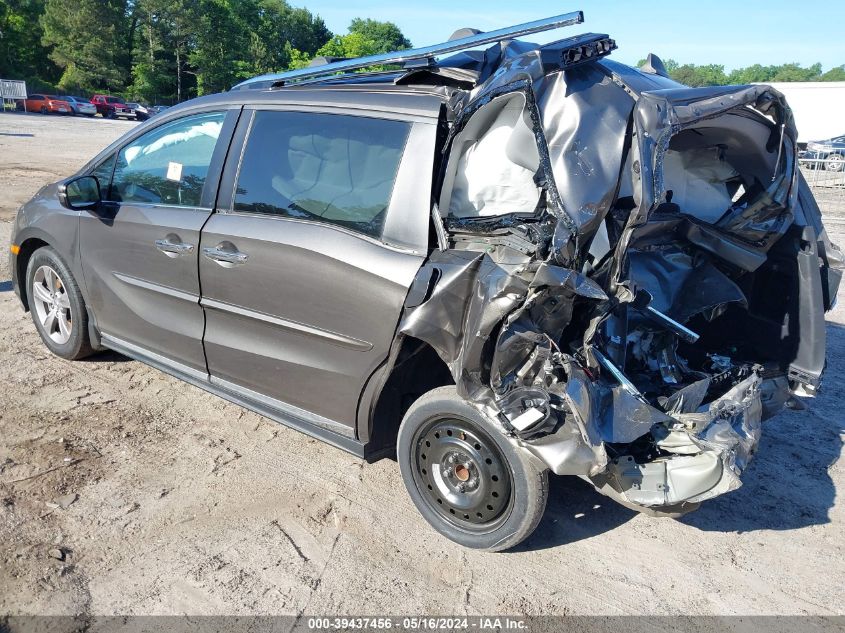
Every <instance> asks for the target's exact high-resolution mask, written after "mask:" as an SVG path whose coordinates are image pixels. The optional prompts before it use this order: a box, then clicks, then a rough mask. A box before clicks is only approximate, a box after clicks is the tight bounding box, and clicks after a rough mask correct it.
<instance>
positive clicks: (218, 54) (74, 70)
mask: <svg viewBox="0 0 845 633" xmlns="http://www.w3.org/2000/svg"><path fill="white" fill-rule="evenodd" d="M410 46H411V42H410V41H408V39H407V38H406V37H405V36H404V35H403V34H402V32H401V30H400V29H399V28H398V27H397V26H396V25H395V24H392V23H390V22H380V21H377V20H371V19H363V18H356V19H354V20H353V21H352V23H351V24H350V27H349V32H348V33H347V34H345V35H336V34H334V33H332V32H331V31H330V30H329V29H328V28H327V27H326V24H325V22H323V20H322V18H320V17H319V16H316V15H314V14H312V13H311V12H310V11H308V10H307V9H304V8H298V7H293V6H291V5H290V4H288V3H287V2H286V0H72V1H70V2H69V1H68V0H0V77H4V78H9V79H25V80H27V83H28V88H29V90H30V91H31V92H35V91H45V92H65V93H83V94H90V93H93V92H108V93H117V94H122V95H125V96H127V97H130V98H132V99H134V100H139V101H145V102H149V103H176V102H179V101H184V100H185V99H189V98H191V97H194V96H199V95H204V94H210V93H214V92H220V91H221V90H225V89H227V88H229V87H231V86H232V85H233V84H235V83H237V82H239V81H241V80H243V79H247V78H249V77H253V76H255V75H259V74H262V73H267V72H277V71H282V70H287V69H293V68H301V67H303V66H306V65H308V63H309V62H310V61H311V60H312V59H313V58H314V57H315V56H318V55H325V56H333V57H353V56H356V57H357V56H361V55H372V54H376V53H385V52H388V51H391V50H397V49H404V48H409V47H410Z"/></svg>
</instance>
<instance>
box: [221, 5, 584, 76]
mask: <svg viewBox="0 0 845 633" xmlns="http://www.w3.org/2000/svg"><path fill="white" fill-rule="evenodd" d="M583 21H584V12H583V11H573V12H571V13H564V14H563V15H556V16H554V17H551V18H544V19H542V20H535V21H534V22H526V23H525V24H517V25H514V26H509V27H506V28H503V29H497V30H495V31H489V32H488V33H478V34H476V35H470V36H467V37H462V38H460V39H456V40H452V41H450V42H443V43H442V44H433V45H431V46H423V47H422V48H411V49H407V50H404V51H395V52H393V53H382V54H380V55H370V56H368V57H358V58H356V59H347V60H343V61H338V62H333V63H330V64H323V65H321V66H312V67H309V68H301V69H299V70H290V71H288V72H284V73H270V74H267V75H260V76H258V77H253V78H252V79H247V80H246V81H242V82H241V83H239V84H237V85H236V86H234V87H233V88H232V90H241V89H244V88H250V87H264V86H268V85H273V86H281V85H284V84H285V83H287V82H289V81H291V80H301V79H311V78H314V77H320V76H323V75H334V74H335V73H339V72H344V71H351V70H359V69H361V68H367V67H368V66H377V65H380V64H408V63H409V62H415V63H414V65H415V66H416V65H425V62H427V63H429V64H430V63H431V61H432V60H433V59H434V58H435V57H437V56H438V55H445V54H447V53H455V52H457V51H462V50H466V49H468V48H475V47H476V46H482V45H484V44H493V43H495V42H501V41H503V40H510V39H514V38H517V37H522V36H525V35H531V34H533V33H542V32H544V31H551V30H554V29H559V28H563V27H565V26H572V25H574V24H581V23H582V22H583ZM420 62H423V63H422V64H420Z"/></svg>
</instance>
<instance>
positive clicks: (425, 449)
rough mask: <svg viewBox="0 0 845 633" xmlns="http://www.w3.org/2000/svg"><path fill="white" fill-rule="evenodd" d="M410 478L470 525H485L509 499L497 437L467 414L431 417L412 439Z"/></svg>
mask: <svg viewBox="0 0 845 633" xmlns="http://www.w3.org/2000/svg"><path fill="white" fill-rule="evenodd" d="M414 449H415V450H414V478H415V479H416V482H417V487H418V488H419V489H420V490H422V491H423V494H424V495H425V497H426V499H427V500H428V502H429V504H430V505H431V507H432V508H433V509H434V510H436V511H437V512H438V513H440V514H441V515H443V517H444V518H445V519H446V520H448V521H451V522H453V523H455V524H456V525H458V526H460V527H462V528H464V529H468V530H481V531H483V530H489V529H491V528H493V527H495V526H496V524H497V523H500V522H501V520H502V519H503V517H504V516H505V514H506V511H507V510H508V508H509V506H510V503H511V497H512V495H511V492H512V490H511V488H512V486H511V481H512V477H511V474H510V470H509V469H508V465H507V461H506V460H505V458H504V456H503V455H502V452H501V451H500V450H499V449H498V447H497V446H496V443H495V442H493V440H492V439H490V438H489V437H488V436H487V434H486V433H485V432H483V431H481V430H480V429H478V428H476V427H475V426H474V425H473V424H472V423H470V422H468V421H467V420H461V419H457V418H447V419H437V418H435V419H433V420H431V421H429V422H428V424H426V425H425V426H423V427H421V428H420V429H419V431H418V432H417V434H416V438H415V441H414Z"/></svg>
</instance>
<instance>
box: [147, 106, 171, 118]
mask: <svg viewBox="0 0 845 633" xmlns="http://www.w3.org/2000/svg"><path fill="white" fill-rule="evenodd" d="M169 107H170V106H166V105H154V106H150V107H149V111H150V116H155V115H156V114H160V113H162V112H164V111H165V110H167V108H169Z"/></svg>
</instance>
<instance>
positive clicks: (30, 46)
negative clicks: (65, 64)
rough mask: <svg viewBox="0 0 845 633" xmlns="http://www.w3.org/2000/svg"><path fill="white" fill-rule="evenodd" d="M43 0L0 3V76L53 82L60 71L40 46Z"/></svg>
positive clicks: (45, 50) (17, 0) (7, 0)
mask: <svg viewBox="0 0 845 633" xmlns="http://www.w3.org/2000/svg"><path fill="white" fill-rule="evenodd" d="M42 13H44V0H6V1H5V2H0V77H8V78H10V79H29V78H33V79H34V78H39V79H41V80H45V81H50V82H54V81H57V80H58V78H59V76H60V74H61V73H60V71H59V69H58V68H57V67H56V65H55V64H54V63H53V62H52V60H51V59H50V58H49V55H48V50H47V49H46V48H45V47H44V46H42V45H41V38H42V36H43V34H44V32H43V30H42V29H41V23H40V21H39V17H40V16H41V14H42Z"/></svg>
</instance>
